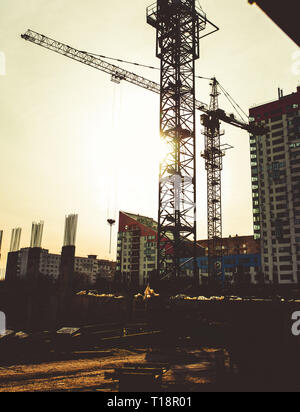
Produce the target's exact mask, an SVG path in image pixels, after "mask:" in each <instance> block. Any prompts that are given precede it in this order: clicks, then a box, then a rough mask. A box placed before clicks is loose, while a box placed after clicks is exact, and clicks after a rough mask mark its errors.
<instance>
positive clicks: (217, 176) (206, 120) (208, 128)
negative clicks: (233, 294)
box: [201, 78, 225, 281]
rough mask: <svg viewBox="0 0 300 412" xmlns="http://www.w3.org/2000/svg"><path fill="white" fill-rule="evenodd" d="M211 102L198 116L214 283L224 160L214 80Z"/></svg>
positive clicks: (210, 271)
mask: <svg viewBox="0 0 300 412" xmlns="http://www.w3.org/2000/svg"><path fill="white" fill-rule="evenodd" d="M211 87H212V91H211V95H210V96H211V100H210V107H209V113H208V114H204V115H202V116H201V120H202V124H203V126H204V135H205V151H204V153H203V155H202V157H203V158H204V159H205V168H206V170H207V227H208V275H209V280H210V281H214V280H217V279H218V278H219V277H220V275H221V271H222V259H221V258H222V253H223V251H222V197H221V183H222V181H221V177H222V170H223V157H224V155H225V152H224V151H223V150H222V148H221V139H220V138H221V136H222V135H223V134H224V132H223V131H221V130H220V121H219V117H218V109H219V101H218V100H219V95H220V93H219V90H218V82H217V80H216V79H215V78H213V79H212V83H211Z"/></svg>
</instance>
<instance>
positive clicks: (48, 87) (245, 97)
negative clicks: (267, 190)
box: [0, 0, 300, 268]
mask: <svg viewBox="0 0 300 412" xmlns="http://www.w3.org/2000/svg"><path fill="white" fill-rule="evenodd" d="M150 4H151V1H150V2H148V1H146V0H127V1H124V0H110V1H104V0H51V1H49V0H26V1H24V0H1V3H0V53H4V55H5V59H6V74H5V75H0V108H1V110H0V156H1V162H0V165H1V166H0V170H1V184H0V198H1V207H0V230H1V229H3V230H4V242H3V257H2V262H0V268H1V267H2V268H4V267H5V259H6V254H7V251H8V247H9V242H10V234H11V229H12V228H13V227H22V228H23V233H22V239H21V247H26V246H28V245H29V242H30V230H31V223H32V221H35V220H44V221H45V228H44V237H43V247H44V248H46V249H49V250H50V251H51V252H55V253H56V252H59V251H60V249H61V246H62V242H63V229H64V217H65V215H66V214H69V213H78V214H79V221H78V235H77V255H79V256H84V255H87V254H97V255H98V256H99V257H101V258H110V259H115V247H114V249H113V254H112V255H109V253H108V249H109V244H108V243H109V227H108V225H107V223H106V219H107V218H108V217H116V218H117V216H118V211H119V210H125V211H128V212H132V213H140V214H144V215H147V216H150V217H153V218H155V219H156V218H157V206H158V163H159V157H160V154H159V152H160V149H159V147H160V146H159V132H158V130H159V96H158V95H154V94H152V93H151V92H148V91H146V90H144V89H142V88H139V87H136V86H133V85H130V84H126V83H125V82H123V84H121V85H120V86H118V85H115V84H114V83H112V82H111V81H110V77H109V76H108V75H107V74H105V73H102V72H99V71H97V70H95V69H92V68H89V67H87V66H84V65H81V64H79V63H76V62H74V61H71V60H69V59H67V58H65V57H63V56H60V55H57V54H55V53H53V52H50V51H48V50H45V49H43V48H41V47H38V46H36V45H33V44H31V43H29V42H25V41H24V40H22V39H21V37H20V35H21V34H22V33H25V32H26V30H27V29H28V28H30V29H32V30H34V31H37V32H39V33H42V34H45V35H47V36H49V37H51V38H53V39H56V40H59V41H61V42H63V43H66V44H69V45H71V46H73V47H75V48H77V49H80V50H85V51H90V52H93V53H99V54H104V55H107V56H112V57H117V58H121V59H125V60H130V61H134V62H141V63H142V64H149V65H154V66H159V60H158V59H157V58H156V57H155V30H154V29H153V28H152V27H150V26H148V25H147V24H146V7H147V6H148V5H150ZM201 5H202V7H203V9H204V11H205V12H206V13H207V15H208V17H209V19H210V20H212V21H213V22H214V23H215V24H216V25H218V26H219V27H220V31H219V32H218V33H216V34H213V35H212V36H210V37H208V38H205V39H203V40H202V43H201V58H200V60H198V62H197V75H202V76H205V77H212V76H216V77H217V79H218V80H219V82H220V83H221V84H222V85H223V86H224V88H225V89H227V91H229V92H230V94H231V95H232V96H233V97H234V98H235V99H236V100H237V101H238V102H239V104H240V105H241V106H242V107H243V108H244V109H245V110H248V109H249V107H251V106H253V105H257V104H261V103H264V102H266V101H269V100H273V99H276V98H277V88H278V87H281V88H282V89H283V90H284V93H285V94H289V93H292V92H294V91H295V90H296V87H297V85H298V84H299V77H300V76H299V75H297V73H296V72H295V70H294V71H293V70H292V66H293V63H295V61H294V60H293V55H294V54H295V53H297V51H298V48H297V46H296V45H295V44H294V43H293V42H292V41H291V40H290V39H289V38H288V37H287V36H286V35H285V34H284V33H283V32H282V31H281V30H280V29H278V28H277V26H275V24H274V23H273V22H272V21H271V20H269V18H268V17H267V16H266V15H264V14H263V13H262V12H261V11H260V10H259V9H258V8H257V7H256V6H250V5H249V4H248V2H247V0H227V1H224V0H202V1H201ZM299 59H300V57H299ZM123 67H124V68H127V69H128V70H130V71H134V72H136V73H138V74H141V75H143V76H145V77H148V78H150V79H152V80H155V81H157V82H158V81H159V72H158V71H153V70H152V71H151V70H149V69H141V68H136V67H134V66H128V65H123ZM0 72H1V71H0ZM2 74H4V73H2ZM196 95H197V98H198V99H199V100H201V101H204V102H207V103H208V101H209V84H208V82H207V81H204V80H197V91H196ZM220 106H221V107H222V108H224V109H225V110H226V111H229V112H232V109H231V107H230V105H229V104H228V102H227V101H226V100H225V99H224V98H223V97H221V98H220ZM197 116H198V120H199V118H200V113H197ZM224 129H225V130H226V135H225V137H223V142H224V143H229V144H231V145H232V146H234V149H233V150H231V151H229V152H228V153H227V156H226V158H225V161H224V172H223V215H224V235H225V236H227V235H229V234H232V235H235V234H239V235H249V234H253V229H252V216H251V214H252V206H251V178H250V154H249V136H248V135H247V133H246V132H244V131H241V130H239V129H235V128H232V127H230V126H225V127H224ZM200 132H201V126H200V122H199V121H198V130H197V142H198V146H197V154H198V159H197V161H198V238H199V239H200V238H205V237H206V236H207V234H206V230H207V223H206V222H207V219H206V174H205V170H204V162H203V160H202V159H201V157H200V155H201V151H202V150H203V137H202V135H201V133H200ZM108 211H109V212H108ZM116 232H117V225H116V226H115V228H114V243H116Z"/></svg>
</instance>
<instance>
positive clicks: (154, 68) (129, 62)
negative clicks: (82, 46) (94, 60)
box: [81, 51, 160, 70]
mask: <svg viewBox="0 0 300 412" xmlns="http://www.w3.org/2000/svg"><path fill="white" fill-rule="evenodd" d="M81 53H85V54H89V55H91V56H94V57H99V58H101V59H106V60H112V61H115V62H119V63H124V64H131V65H132V66H139V67H144V68H146V69H152V70H160V69H159V68H158V67H154V66H149V65H147V64H141V63H137V62H131V61H128V60H122V59H117V58H115V57H108V56H103V55H102V54H96V53H89V52H86V51H81Z"/></svg>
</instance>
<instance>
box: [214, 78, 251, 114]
mask: <svg viewBox="0 0 300 412" xmlns="http://www.w3.org/2000/svg"><path fill="white" fill-rule="evenodd" d="M218 84H219V86H220V89H221V90H222V92H223V93H224V95H225V97H227V100H228V101H229V103H231V105H232V107H233V108H234V109H235V111H236V113H237V114H238V115H239V117H240V118H241V120H242V121H243V122H244V121H245V119H244V118H243V116H242V115H241V113H240V112H242V113H243V114H244V116H246V119H247V121H249V116H248V115H247V113H246V112H245V111H244V110H243V109H242V108H241V106H240V105H239V104H238V103H237V102H236V101H235V100H234V99H233V97H232V96H230V94H229V93H228V92H227V91H226V90H225V89H224V87H223V86H222V85H221V84H220V83H218ZM238 109H239V110H240V111H239V110H238Z"/></svg>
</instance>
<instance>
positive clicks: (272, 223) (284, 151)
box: [250, 87, 300, 285]
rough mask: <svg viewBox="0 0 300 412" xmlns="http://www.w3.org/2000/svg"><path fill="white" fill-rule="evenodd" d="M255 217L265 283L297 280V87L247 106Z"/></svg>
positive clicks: (299, 183) (299, 121)
mask: <svg viewBox="0 0 300 412" xmlns="http://www.w3.org/2000/svg"><path fill="white" fill-rule="evenodd" d="M250 121H251V122H252V124H256V125H265V126H267V127H268V129H269V133H267V135H266V136H256V137H255V136H252V135H250V148H251V149H250V150H251V171H252V195H253V221H254V234H255V239H260V241H261V256H262V271H263V273H264V276H265V281H266V283H268V282H270V283H274V284H275V285H276V284H281V285H295V284H296V283H300V87H298V88H297V92H296V93H292V94H290V95H287V96H284V95H283V92H282V91H281V90H279V96H278V100H276V101H273V102H270V103H266V104H263V105H261V106H257V107H254V108H252V109H250Z"/></svg>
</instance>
